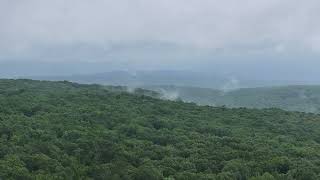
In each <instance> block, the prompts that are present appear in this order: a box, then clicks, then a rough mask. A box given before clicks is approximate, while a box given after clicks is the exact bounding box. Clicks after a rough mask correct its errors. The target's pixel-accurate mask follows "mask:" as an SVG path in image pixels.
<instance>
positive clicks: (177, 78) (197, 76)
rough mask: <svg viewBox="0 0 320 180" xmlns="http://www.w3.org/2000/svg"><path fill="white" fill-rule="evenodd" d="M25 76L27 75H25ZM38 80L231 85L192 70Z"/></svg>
mask: <svg viewBox="0 0 320 180" xmlns="http://www.w3.org/2000/svg"><path fill="white" fill-rule="evenodd" d="M23 78H25V77H23ZM27 78H31V79H36V80H53V81H63V80H67V81H72V82H77V83H85V84H93V83H95V84H103V85H121V86H135V87H139V86H145V85H147V86H152V85H177V86H198V87H216V88H220V87H224V86H226V85H227V86H228V87H229V86H231V85H230V83H229V84H226V83H228V82H229V81H230V80H229V79H228V78H223V77H221V76H219V75H216V74H212V73H199V72H192V71H170V70H168V71H160V70H159V71H134V72H131V71H111V72H105V73H97V74H83V75H81V74H77V75H70V76H33V77H27Z"/></svg>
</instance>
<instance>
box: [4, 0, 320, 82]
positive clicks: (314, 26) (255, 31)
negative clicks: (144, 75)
mask: <svg viewBox="0 0 320 180" xmlns="http://www.w3.org/2000/svg"><path fill="white" fill-rule="evenodd" d="M319 17H320V1H319V0H307V1H301V0H242V1H239V0H224V1H221V0H134V1H133V0H54V1H52V0H14V1H13V0H0V65H1V63H2V64H10V63H11V64H15V66H17V64H18V65H19V64H26V63H28V62H32V63H35V62H37V63H62V64H63V63H67V64H72V63H79V64H81V63H83V64H86V63H91V64H97V65H96V67H98V66H100V65H101V64H105V65H106V64H108V65H109V66H108V68H106V69H126V68H127V69H130V68H133V69H157V68H158V69H179V68H180V69H197V70H199V71H201V70H203V71H204V70H205V71H211V70H215V68H214V67H221V68H216V69H218V70H220V71H223V72H225V73H229V72H230V71H231V73H232V72H236V71H239V72H243V71H246V70H247V69H246V67H248V68H250V69H255V71H254V73H259V72H260V71H262V70H263V68H264V67H266V65H267V67H270V68H269V69H267V70H265V71H266V72H265V73H264V74H263V76H266V75H268V74H271V73H272V72H270V71H272V70H274V69H275V67H278V66H280V67H278V69H279V71H278V72H276V73H275V74H278V76H280V75H281V72H282V71H283V70H284V69H285V70H287V71H288V73H284V74H285V75H286V74H289V75H288V76H289V77H290V76H291V74H296V73H300V75H301V74H303V75H305V76H306V77H305V78H309V77H311V76H314V75H315V73H316V72H314V71H316V69H315V66H317V65H320V63H319V62H318V59H319V54H320V23H319ZM270 64H271V65H270ZM288 66H289V67H290V68H287V67H288ZM3 67H4V66H3ZM8 67H9V66H8ZM10 67H11V66H10ZM237 67H239V68H237ZM301 68H302V69H301ZM310 68H311V70H310ZM80 69H81V68H80ZM230 69H231V70H230ZM288 69H292V71H289V70H288ZM0 70H1V69H0ZM102 70H103V69H101V70H100V69H99V71H102ZM8 71H10V70H8V69H7V72H8ZM256 71H257V72H256ZM274 71H276V70H274ZM310 71H311V73H310ZM308 73H309V74H308ZM279 78H280V77H279Z"/></svg>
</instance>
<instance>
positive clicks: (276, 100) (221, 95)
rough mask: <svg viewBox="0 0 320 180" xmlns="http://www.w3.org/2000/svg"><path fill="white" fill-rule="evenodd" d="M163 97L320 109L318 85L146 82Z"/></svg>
mask: <svg viewBox="0 0 320 180" xmlns="http://www.w3.org/2000/svg"><path fill="white" fill-rule="evenodd" d="M145 88H147V89H151V90H154V91H157V92H159V93H161V94H162V97H163V98H169V99H170V98H171V99H172V98H173V99H174V98H176V99H181V100H183V101H187V102H195V103H197V104H200V105H212V106H223V105H225V106H227V107H247V108H273V107H276V108H281V109H284V110H289V111H301V112H312V113H320V86H311V85H310V86H307V85H297V86H279V87H259V88H242V89H235V90H231V91H222V90H215V89H208V88H198V87H179V86H149V87H145Z"/></svg>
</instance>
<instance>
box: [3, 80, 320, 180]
mask: <svg viewBox="0 0 320 180" xmlns="http://www.w3.org/2000/svg"><path fill="white" fill-rule="evenodd" d="M139 92H140V93H139ZM146 92H147V93H151V95H152V92H150V91H146ZM319 152H320V116H319V115H315V114H311V113H303V112H301V113H300V112H287V111H283V110H280V109H275V108H271V109H260V110H259V109H247V108H226V107H211V106H198V105H196V104H195V103H184V102H182V101H168V100H161V99H158V98H152V97H150V96H149V95H145V92H144V91H143V90H140V91H138V93H133V94H132V93H126V92H124V91H121V90H120V91H117V87H114V88H113V90H112V88H111V87H104V86H99V85H81V84H76V83H71V82H66V81H62V82H48V81H32V80H0V179H111V180H118V179H124V180H126V179H127V180H130V179H135V180H153V179H155V180H157V179H159V180H160V179H167V180H169V179H170V180H171V179H172V180H173V179H176V180H180V179H181V180H185V179H190V180H193V179H195V180H201V179H203V180H209V179H212V180H215V179H217V180H229V179H230V180H231V179H237V180H247V179H248V180H273V179H282V180H291V179H298V180H309V179H310V180H312V179H315V180H316V179H320V153H319Z"/></svg>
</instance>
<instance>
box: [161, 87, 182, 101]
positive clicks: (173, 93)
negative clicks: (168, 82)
mask: <svg viewBox="0 0 320 180" xmlns="http://www.w3.org/2000/svg"><path fill="white" fill-rule="evenodd" d="M158 92H159V93H160V94H161V96H160V97H161V99H166V100H171V101H175V100H178V99H179V97H180V96H179V91H177V90H165V89H159V91H158Z"/></svg>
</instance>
